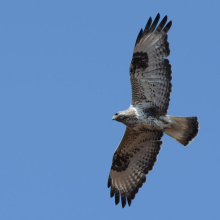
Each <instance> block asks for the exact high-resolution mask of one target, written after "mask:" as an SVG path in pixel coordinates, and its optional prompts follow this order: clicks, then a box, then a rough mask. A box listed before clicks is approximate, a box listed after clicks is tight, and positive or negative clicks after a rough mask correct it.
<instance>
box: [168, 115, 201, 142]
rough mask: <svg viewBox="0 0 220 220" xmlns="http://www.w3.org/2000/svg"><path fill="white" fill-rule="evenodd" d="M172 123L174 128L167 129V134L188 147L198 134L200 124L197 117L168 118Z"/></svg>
mask: <svg viewBox="0 0 220 220" xmlns="http://www.w3.org/2000/svg"><path fill="white" fill-rule="evenodd" d="M167 117H169V120H170V121H171V124H172V128H166V129H165V131H164V132H165V133H166V134H167V135H169V136H170V137H172V138H174V139H175V140H177V141H178V142H179V143H181V144H183V145H184V146H187V145H188V144H189V143H190V141H192V140H193V139H194V138H195V137H196V136H197V134H198V131H199V122H198V118H197V117H175V116H167Z"/></svg>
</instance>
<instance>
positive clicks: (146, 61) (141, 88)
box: [130, 14, 172, 115]
mask: <svg viewBox="0 0 220 220" xmlns="http://www.w3.org/2000/svg"><path fill="white" fill-rule="evenodd" d="M159 19H160V14H158V15H157V16H156V18H155V20H154V22H153V23H152V19H151V17H150V18H149V20H148V22H147V25H146V27H145V29H144V31H143V30H142V29H141V31H140V33H139V35H138V37H137V40H136V44H135V48H134V52H133V57H132V61H131V64H130V80H131V88H132V102H131V104H132V105H133V106H137V105H139V106H140V107H141V108H142V109H146V111H147V110H148V109H151V111H152V110H156V111H157V112H158V113H159V115H165V114H167V109H168V106H169V101H170V92H171V87H172V85H171V83H170V81H171V79H172V78H171V73H172V71H171V65H170V64H169V60H167V59H166V57H168V56H169V54H170V49H169V43H168V41H167V33H168V31H169V29H170V27H171V25H172V21H170V22H169V23H167V25H166V26H165V24H166V22H167V16H165V17H164V18H163V20H162V21H161V23H160V24H159V25H158V27H157V28H156V26H157V23H158V21H159ZM151 23H152V24H151ZM164 26H165V27H164ZM155 28H156V30H155ZM154 30H155V31H154Z"/></svg>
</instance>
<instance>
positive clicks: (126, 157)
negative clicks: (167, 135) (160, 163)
mask: <svg viewBox="0 0 220 220" xmlns="http://www.w3.org/2000/svg"><path fill="white" fill-rule="evenodd" d="M162 136H163V132H162V131H146V130H145V131H143V132H141V131H139V132H137V131H135V130H133V129H132V128H129V127H126V130H125V134H124V136H123V138H122V141H121V143H120V144H119V146H118V148H117V149H116V151H115V153H114V156H113V160H112V167H111V170H110V174H109V179H108V187H110V186H111V190H110V196H111V197H113V196H114V195H115V204H116V205H117V204H118V203H119V200H120V198H119V196H120V195H121V202H122V207H123V208H124V206H125V205H126V198H127V201H128V204H129V206H130V205H131V201H132V200H133V199H134V197H135V194H136V193H137V192H138V190H139V188H141V187H142V184H143V183H144V182H145V181H146V176H145V175H146V174H148V172H149V171H150V170H152V168H153V166H154V163H155V161H156V160H157V155H158V153H159V151H160V145H161V144H162V141H160V139H161V137H162ZM119 194H120V195H119Z"/></svg>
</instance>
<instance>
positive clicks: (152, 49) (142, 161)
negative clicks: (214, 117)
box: [108, 14, 199, 207]
mask: <svg viewBox="0 0 220 220" xmlns="http://www.w3.org/2000/svg"><path fill="white" fill-rule="evenodd" d="M159 19H160V15H159V14H158V15H157V16H156V18H155V20H154V22H153V23H152V19H151V18H149V20H148V22H147V24H146V27H145V29H144V31H143V30H142V29H141V31H140V32H139V35H138V37H137V40H136V43H135V47H134V52H133V57H132V60H131V64H130V69H129V71H130V81H131V89H132V101H131V105H130V107H129V109H127V110H125V111H120V112H118V113H116V114H115V115H114V116H113V118H112V119H113V120H116V121H119V122H121V123H123V124H125V125H126V130H125V134H124V136H123V138H122V140H121V143H120V144H119V146H118V148H117V149H116V151H115V153H114V156H113V160H112V167H111V170H110V174H109V179H108V187H111V190H110V196H111V197H113V196H115V204H116V205H117V204H118V203H119V201H120V197H121V202H122V207H124V206H125V205H126V201H127V202H128V205H129V206H130V205H131V201H132V200H133V199H134V197H135V194H136V193H137V192H138V190H139V188H141V187H142V184H143V183H144V182H145V181H146V176H145V175H146V174H148V172H149V171H150V170H152V168H153V166H154V163H155V162H156V160H157V155H158V154H159V151H160V145H161V144H162V141H160V139H161V137H162V136H163V132H165V133H166V134H167V135H169V136H171V137H173V138H174V139H176V140H177V141H178V142H179V143H181V144H183V145H185V146H186V145H188V144H189V142H190V141H192V140H193V139H194V138H195V137H196V135H197V133H198V128H199V123H198V118H197V117H175V116H169V115H167V110H168V106H169V101H170V93H171V87H172V85H171V79H172V77H171V73H172V71H171V65H170V63H169V60H168V59H166V58H167V57H168V56H169V54H170V49H169V43H168V41H167V33H168V31H169V29H170V27H171V25H172V22H171V21H170V22H168V23H167V24H166V22H167V16H165V17H164V18H163V20H162V21H161V22H160V24H159V25H158V26H157V24H158V21H159ZM165 24H166V26H165ZM156 27H157V28H156ZM155 29H156V30H155Z"/></svg>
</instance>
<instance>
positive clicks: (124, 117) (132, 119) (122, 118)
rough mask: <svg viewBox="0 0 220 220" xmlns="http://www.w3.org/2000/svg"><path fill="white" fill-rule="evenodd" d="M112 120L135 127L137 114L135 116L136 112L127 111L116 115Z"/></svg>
mask: <svg viewBox="0 0 220 220" xmlns="http://www.w3.org/2000/svg"><path fill="white" fill-rule="evenodd" d="M112 120H115V121H118V122H121V123H123V124H125V125H126V126H129V127H131V126H133V125H134V123H136V121H137V117H136V114H134V112H132V111H128V110H126V111H120V112H117V113H115V114H114V116H113V117H112Z"/></svg>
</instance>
